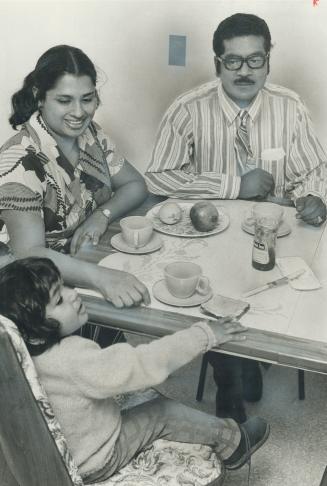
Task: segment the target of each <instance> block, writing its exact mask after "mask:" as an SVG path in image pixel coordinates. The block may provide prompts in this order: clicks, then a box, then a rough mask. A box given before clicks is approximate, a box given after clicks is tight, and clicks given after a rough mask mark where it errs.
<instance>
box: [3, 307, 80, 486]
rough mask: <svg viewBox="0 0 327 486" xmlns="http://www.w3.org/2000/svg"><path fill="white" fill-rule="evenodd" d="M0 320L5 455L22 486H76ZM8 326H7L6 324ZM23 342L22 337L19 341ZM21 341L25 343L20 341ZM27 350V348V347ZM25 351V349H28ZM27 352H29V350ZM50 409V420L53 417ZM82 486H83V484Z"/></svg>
mask: <svg viewBox="0 0 327 486" xmlns="http://www.w3.org/2000/svg"><path fill="white" fill-rule="evenodd" d="M4 321H7V322H10V321H8V320H6V319H4V318H3V317H2V316H1V318H0V356H1V359H0V417H1V420H0V446H1V450H2V456H3V458H4V459H5V461H6V464H7V467H8V468H9V470H10V471H11V474H12V476H13V477H14V478H15V480H16V481H17V483H18V484H19V485H20V486H50V485H60V486H73V484H74V483H73V481H72V479H71V477H70V474H69V473H68V470H67V468H66V465H65V462H64V461H63V458H62V455H61V454H60V452H59V450H58V447H57V445H56V443H55V441H54V439H53V437H52V435H51V433H50V431H49V428H48V424H47V422H46V420H45V417H44V415H43V414H42V412H41V409H40V404H39V403H38V401H36V399H35V396H34V395H33V392H32V390H31V387H30V385H29V383H28V381H27V379H26V376H25V371H23V369H22V366H23V364H22V355H21V353H18V355H17V349H16V347H15V348H14V345H13V342H12V339H11V338H10V337H9V335H8V332H7V331H8V329H7V326H5V327H6V329H5V327H4V326H3V325H1V324H3V323H4ZM5 324H7V323H5ZM20 339H21V338H20ZM21 341H22V340H21ZM24 347H25V345H24ZM25 349H26V348H25ZM26 353H27V350H26ZM51 412H52V411H51V410H50V414H49V415H50V417H51ZM80 484H81V485H82V484H83V483H82V482H80Z"/></svg>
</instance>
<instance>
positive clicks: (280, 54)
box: [0, 0, 327, 171]
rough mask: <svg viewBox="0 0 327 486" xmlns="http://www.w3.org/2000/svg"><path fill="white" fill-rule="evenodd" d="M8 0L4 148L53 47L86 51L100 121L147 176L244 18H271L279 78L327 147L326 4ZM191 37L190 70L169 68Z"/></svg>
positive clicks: (0, 112) (1, 10) (0, 12)
mask: <svg viewBox="0 0 327 486" xmlns="http://www.w3.org/2000/svg"><path fill="white" fill-rule="evenodd" d="M312 3H313V0H261V1H260V0H237V1H234V0H224V1H201V0H198V1H192V0H189V1H182V0H163V1H159V0H152V1H151V0H149V1H139V0H134V1H132V0H130V1H125V0H117V1H113V0H111V1H110V0H107V1H106V0H102V1H101V0H84V1H79V0H75V1H73V0H71V1H69V0H66V1H63V2H59V1H50V0H48V1H46V0H43V1H36V2H35V1H34V2H33V1H27V0H25V1H22V2H18V1H15V0H11V1H3V0H0V46H1V47H0V66H1V71H0V86H1V91H0V143H3V142H4V141H5V139H6V138H8V137H9V136H10V135H11V133H12V130H11V127H10V125H9V124H8V121H7V120H8V116H9V114H10V97H11V95H12V94H13V92H14V91H15V90H17V89H18V88H19V87H20V86H21V83H22V81H23V78H24V77H25V76H26V74H27V73H28V72H30V71H31V70H32V69H33V67H34V65H35V63H36V60H37V58H38V57H39V56H40V55H41V54H42V53H43V52H44V51H45V50H46V49H48V48H49V47H51V46H53V45H56V44H62V43H67V44H71V45H75V46H77V47H80V48H82V49H83V50H84V51H85V52H86V53H87V54H88V55H89V56H90V58H91V59H92V60H93V61H94V63H95V64H96V65H97V66H98V67H99V68H101V70H102V74H101V78H102V81H104V80H105V78H106V77H107V81H106V82H105V83H104V84H103V85H102V86H101V88H100V96H101V99H102V105H101V107H100V108H99V110H98V113H97V115H96V120H97V121H98V122H99V123H100V124H102V125H103V127H104V128H105V129H106V130H107V131H108V132H109V133H110V134H111V135H112V137H113V138H114V139H115V140H116V142H117V144H118V145H119V146H120V148H121V150H122V152H123V153H124V154H125V155H126V156H127V158H128V159H129V160H131V161H132V162H134V163H135V165H136V166H137V167H138V168H139V169H140V170H141V171H143V170H144V169H145V167H146V165H147V163H148V160H149V157H150V153H151V149H152V146H153V141H154V137H155V133H156V129H157V127H158V123H159V121H160V119H161V116H162V115H163V112H164V110H165V108H166V107H167V106H168V104H169V103H170V102H171V101H172V100H173V99H174V98H175V96H176V95H177V94H179V93H182V92H183V91H185V90H186V89H188V88H190V87H192V86H195V85H196V84H199V83H201V82H204V81H207V80H210V79H213V77H214V68H213V53H212V48H211V40H212V34H213V31H214V30H215V28H216V26H217V25H218V23H219V22H220V21H221V20H222V19H224V18H225V17H226V16H229V15H231V14H233V13H235V12H238V11H241V12H249V13H255V14H257V15H259V16H261V17H263V18H264V19H265V20H266V21H267V23H268V25H269V27H270V30H271V34H272V38H273V42H274V44H275V46H274V49H273V52H272V58H271V74H270V80H271V81H272V82H277V83H279V84H282V85H285V86H288V87H290V88H292V89H294V90H296V91H297V92H299V93H300V95H301V96H302V98H303V99H304V100H305V101H306V103H307V105H308V106H309V109H310V111H311V114H312V118H313V120H314V122H315V125H316V129H317V132H318V135H319V137H320V140H321V142H322V144H323V146H324V147H325V148H327V123H326V115H325V114H326V112H327V90H326V88H325V87H326V86H327V68H326V63H327V29H326V27H325V26H326V21H327V2H325V1H323V0H321V1H320V2H319V3H318V6H316V7H313V5H312ZM169 34H180V35H186V36H187V59H186V66H185V67H176V66H168V36H169Z"/></svg>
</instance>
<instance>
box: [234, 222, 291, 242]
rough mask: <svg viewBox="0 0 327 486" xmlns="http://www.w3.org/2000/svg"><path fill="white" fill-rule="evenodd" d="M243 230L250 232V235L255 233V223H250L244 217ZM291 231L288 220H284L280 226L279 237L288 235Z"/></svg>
mask: <svg viewBox="0 0 327 486" xmlns="http://www.w3.org/2000/svg"><path fill="white" fill-rule="evenodd" d="M242 230H243V231H245V232H246V233H249V234H250V235H254V223H249V222H248V221H246V219H244V220H243V222H242ZM291 231H292V230H291V227H290V225H289V224H288V223H286V221H283V222H282V224H281V225H280V227H279V228H278V231H277V238H280V237H281V236H286V235H288V234H290V232H291Z"/></svg>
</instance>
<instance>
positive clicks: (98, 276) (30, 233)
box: [1, 210, 150, 307]
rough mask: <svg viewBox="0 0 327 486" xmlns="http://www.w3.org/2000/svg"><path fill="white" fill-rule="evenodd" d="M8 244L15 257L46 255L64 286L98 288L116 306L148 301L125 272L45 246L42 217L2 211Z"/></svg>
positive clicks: (142, 288)
mask: <svg viewBox="0 0 327 486" xmlns="http://www.w3.org/2000/svg"><path fill="white" fill-rule="evenodd" d="M1 218H2V219H3V220H4V222H5V224H6V227H7V230H8V234H9V237H10V246H11V248H12V250H13V252H14V254H15V256H16V257H17V258H23V257H27V256H38V257H45V258H50V259H51V260H52V261H53V262H54V263H55V264H56V265H57V267H58V268H59V270H60V272H61V274H62V276H63V279H64V281H65V283H66V284H67V285H70V286H73V287H74V286H77V287H86V288H90V289H94V290H97V291H99V292H100V293H101V294H102V295H103V296H104V298H105V299H107V300H108V301H110V302H112V303H113V304H114V305H115V306H116V307H125V306H126V307H129V306H132V305H135V304H140V303H141V302H142V301H143V302H144V304H146V305H147V304H149V303H150V296H149V292H148V290H147V288H146V287H145V285H144V284H143V283H142V282H140V281H139V280H138V279H137V278H135V277H134V276H133V275H131V274H129V273H127V272H121V271H119V270H111V269H106V268H103V267H100V266H97V265H95V264H93V263H88V262H84V261H82V260H78V259H77V258H72V257H71V256H69V255H64V254H62V253H59V252H57V251H54V250H51V249H49V248H46V247H45V231H44V224H43V219H42V217H41V216H40V215H39V214H37V213H29V212H22V211H13V210H3V211H2V212H1Z"/></svg>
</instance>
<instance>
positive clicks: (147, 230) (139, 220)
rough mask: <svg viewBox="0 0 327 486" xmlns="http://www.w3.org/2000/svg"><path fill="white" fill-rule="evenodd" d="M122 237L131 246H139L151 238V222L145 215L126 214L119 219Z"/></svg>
mask: <svg viewBox="0 0 327 486" xmlns="http://www.w3.org/2000/svg"><path fill="white" fill-rule="evenodd" d="M120 227H121V231H122V237H123V240H124V241H125V243H126V244H127V245H128V246H130V247H131V248H135V249H137V248H141V247H142V246H145V245H146V244H147V243H149V241H150V240H151V237H152V233H153V225H152V222H151V221H150V220H149V219H148V218H146V217H145V216H127V218H123V219H121V221H120Z"/></svg>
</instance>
